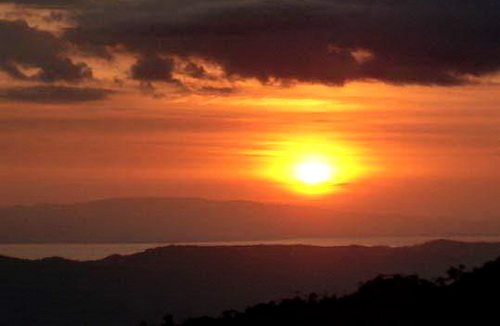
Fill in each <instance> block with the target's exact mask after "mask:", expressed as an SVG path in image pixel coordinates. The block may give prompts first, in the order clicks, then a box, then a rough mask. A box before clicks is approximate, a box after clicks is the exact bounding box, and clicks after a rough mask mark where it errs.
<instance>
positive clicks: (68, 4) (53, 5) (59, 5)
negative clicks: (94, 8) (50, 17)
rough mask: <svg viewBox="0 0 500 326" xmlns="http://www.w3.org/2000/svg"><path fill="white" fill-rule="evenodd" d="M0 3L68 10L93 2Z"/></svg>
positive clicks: (7, 0)
mask: <svg viewBox="0 0 500 326" xmlns="http://www.w3.org/2000/svg"><path fill="white" fill-rule="evenodd" d="M0 3H14V4H17V5H25V6H37V7H44V8H66V7H71V6H82V5H85V4H91V3H92V0H0Z"/></svg>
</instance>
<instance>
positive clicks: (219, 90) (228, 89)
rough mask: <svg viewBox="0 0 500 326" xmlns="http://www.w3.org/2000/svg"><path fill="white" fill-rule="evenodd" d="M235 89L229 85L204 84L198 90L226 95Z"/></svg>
mask: <svg viewBox="0 0 500 326" xmlns="http://www.w3.org/2000/svg"><path fill="white" fill-rule="evenodd" d="M235 91H236V90H235V89H234V88H231V87H213V86H206V87H202V88H201V89H200V92H202V93H207V94H216V95H228V94H232V93H234V92H235Z"/></svg>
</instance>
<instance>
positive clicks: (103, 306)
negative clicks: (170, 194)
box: [0, 241, 500, 326]
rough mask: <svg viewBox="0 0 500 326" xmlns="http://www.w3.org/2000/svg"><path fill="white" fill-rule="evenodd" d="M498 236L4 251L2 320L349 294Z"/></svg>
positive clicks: (488, 249) (438, 267)
mask: <svg viewBox="0 0 500 326" xmlns="http://www.w3.org/2000/svg"><path fill="white" fill-rule="evenodd" d="M498 256H500V244H487V243H475V244H473V243H458V242H450V241H436V242H432V243H428V244H424V245H419V246H411V247H401V248H389V247H362V246H346V247H329V248H328V247H313V246H232V247H196V246H169V247H162V248H156V249H150V250H147V251H145V252H142V253H138V254H134V255H128V256H119V255H114V256H110V257H108V258H106V259H102V260H98V261H89V262H76V261H68V260H65V259H60V258H49V259H42V260H23V259H12V258H7V257H0V293H2V295H1V296H0V316H1V318H2V322H1V324H2V325H6V326H10V325H12V326H24V325H64V326H71V325H92V326H94V325H96V326H98V325H108V326H114V325H117V326H118V325H121V326H127V325H134V326H137V325H138V324H139V321H140V320H141V319H146V320H153V321H154V320H159V319H160V317H161V316H162V315H163V314H164V313H165V312H170V313H173V314H174V315H175V316H176V317H177V318H186V317H192V316H200V315H205V314H209V315H214V314H217V313H219V312H220V311H222V310H224V309H242V308H244V307H246V306H248V305H250V304H254V303H256V302H263V301H267V300H270V299H273V298H274V299H275V298H283V297H290V296H293V295H294V294H295V293H309V292H316V293H319V294H325V293H330V294H332V293H335V294H339V295H342V294H346V293H349V292H351V291H353V290H354V289H356V288H357V286H358V284H359V282H360V281H363V280H367V279H370V278H373V277H375V276H376V275H378V274H380V273H384V274H399V273H402V274H413V273H417V274H419V275H421V276H422V277H425V278H433V277H436V276H439V275H442V274H443V273H444V272H445V271H446V270H447V269H448V267H449V266H457V265H459V264H466V265H467V266H479V265H480V264H482V263H484V262H485V261H488V260H490V259H492V258H494V257H498Z"/></svg>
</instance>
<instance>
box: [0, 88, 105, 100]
mask: <svg viewBox="0 0 500 326" xmlns="http://www.w3.org/2000/svg"><path fill="white" fill-rule="evenodd" d="M111 93H112V92H111V91H110V90H106V89H100V88H78V87H62V86H34V87H19V88H10V89H4V90H0V99H3V100H8V101H21V102H36V103H75V102H88V101H100V100H103V99H105V98H106V97H107V96H109V95H110V94H111Z"/></svg>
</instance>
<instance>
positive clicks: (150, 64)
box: [131, 54, 175, 82]
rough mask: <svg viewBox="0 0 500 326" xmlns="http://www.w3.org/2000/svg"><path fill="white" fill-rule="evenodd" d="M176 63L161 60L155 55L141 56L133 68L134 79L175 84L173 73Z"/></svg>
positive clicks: (169, 60) (170, 60)
mask: <svg viewBox="0 0 500 326" xmlns="http://www.w3.org/2000/svg"><path fill="white" fill-rule="evenodd" d="M173 72H174V62H173V60H172V59H169V58H166V59H164V58H160V57H159V56H157V55H155V54H145V55H141V56H140V57H139V59H137V62H136V63H135V64H134V65H133V66H132V68H131V73H132V78H133V79H137V80H141V81H148V82H152V81H166V82H174V81H175V80H174V78H173V77H172V73H173Z"/></svg>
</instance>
